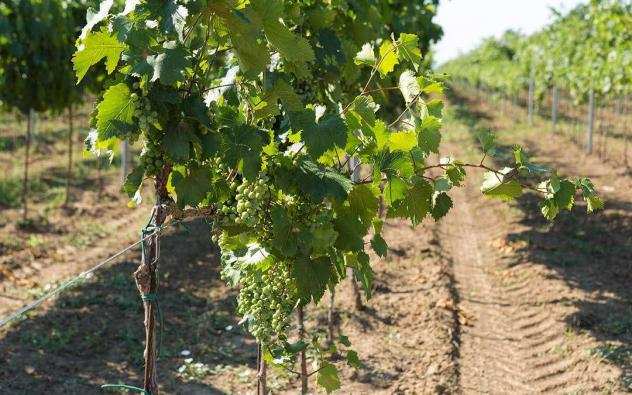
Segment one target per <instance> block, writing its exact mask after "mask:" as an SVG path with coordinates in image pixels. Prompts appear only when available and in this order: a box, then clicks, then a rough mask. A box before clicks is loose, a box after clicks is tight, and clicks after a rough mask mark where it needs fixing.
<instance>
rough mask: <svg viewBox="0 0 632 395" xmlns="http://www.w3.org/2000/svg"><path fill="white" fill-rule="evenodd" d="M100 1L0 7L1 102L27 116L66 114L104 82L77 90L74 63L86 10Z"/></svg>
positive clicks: (14, 0) (42, 0)
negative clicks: (86, 92) (33, 113)
mask: <svg viewBox="0 0 632 395" xmlns="http://www.w3.org/2000/svg"><path fill="white" fill-rule="evenodd" d="M94 2H95V1H80V0H64V1H62V0H7V1H3V2H2V3H0V102H2V103H3V105H5V106H8V107H10V108H16V109H18V110H19V111H21V112H22V113H24V114H26V113H28V112H29V110H30V109H33V110H35V111H49V110H51V111H56V112H59V111H62V110H64V109H65V108H66V107H68V105H69V104H70V103H74V102H78V101H80V100H81V99H82V92H83V89H84V88H86V87H91V88H97V87H98V86H99V84H98V83H97V80H98V78H95V77H93V78H90V79H89V80H88V81H86V82H84V83H83V84H82V85H81V86H76V85H75V73H74V72H73V70H72V64H71V63H70V62H69V59H70V58H71V57H72V54H73V51H74V42H75V39H76V37H77V32H78V31H79V30H80V29H81V26H82V25H83V23H84V22H85V15H86V6H87V5H91V4H92V3H94Z"/></svg>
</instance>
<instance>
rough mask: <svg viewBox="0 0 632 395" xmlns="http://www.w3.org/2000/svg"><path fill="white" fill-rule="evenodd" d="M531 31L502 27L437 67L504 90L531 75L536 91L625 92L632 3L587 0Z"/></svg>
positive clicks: (631, 76) (631, 65) (631, 64)
mask: <svg viewBox="0 0 632 395" xmlns="http://www.w3.org/2000/svg"><path fill="white" fill-rule="evenodd" d="M556 17H557V18H556V20H555V21H554V22H553V23H551V24H550V25H548V26H547V27H545V28H544V29H542V30H541V31H539V32H536V33H535V34H532V35H530V36H521V35H519V34H517V33H515V32H512V31H508V32H507V33H505V35H503V36H502V37H501V38H500V39H494V38H490V39H488V40H486V41H485V42H484V43H483V44H482V45H481V46H479V47H478V48H476V49H474V50H473V51H471V52H470V53H468V54H466V55H464V56H461V57H459V58H457V59H455V60H453V61H450V62H448V63H447V64H446V65H443V66H442V70H443V71H445V72H447V73H448V74H450V75H452V76H454V77H457V78H459V79H465V80H467V81H468V82H469V83H470V84H473V85H484V86H488V87H491V88H493V89H496V90H499V91H501V92H505V93H515V92H517V91H519V90H521V89H523V88H526V86H527V84H528V81H529V79H530V78H531V77H533V78H534V80H535V82H536V84H535V89H536V95H538V96H540V97H541V96H542V94H543V93H544V92H545V91H547V90H548V89H550V88H551V87H552V86H557V87H558V88H561V89H564V90H566V91H568V92H570V94H571V95H572V96H573V97H575V99H577V100H585V99H586V97H587V95H588V92H589V91H590V90H591V89H592V90H594V91H595V92H596V93H597V94H598V95H599V94H600V95H604V96H607V95H621V94H629V93H630V89H631V88H630V87H631V86H632V58H631V57H630V56H629V55H628V54H629V53H630V52H631V51H632V31H631V30H630V28H629V27H630V25H632V4H630V3H629V2H625V1H617V0H592V1H590V2H589V3H588V4H581V5H579V6H577V7H576V8H575V9H573V10H571V11H570V12H569V13H568V14H566V15H562V14H560V13H559V12H558V13H557V15H556Z"/></svg>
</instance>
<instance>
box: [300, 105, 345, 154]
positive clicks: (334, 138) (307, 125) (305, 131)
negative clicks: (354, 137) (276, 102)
mask: <svg viewBox="0 0 632 395" xmlns="http://www.w3.org/2000/svg"><path fill="white" fill-rule="evenodd" d="M290 123H291V124H292V128H293V129H294V130H295V131H299V130H302V133H301V136H302V137H303V140H304V141H305V146H306V147H307V152H309V154H310V155H311V156H312V157H313V158H316V159H317V158H319V157H320V156H321V155H322V154H324V153H325V152H326V151H327V150H329V149H331V148H334V147H336V146H338V147H344V146H345V144H346V143H347V128H346V125H345V123H344V122H343V121H342V119H341V118H340V117H339V116H338V115H337V114H328V115H325V116H323V117H322V118H321V119H320V120H319V122H318V123H316V122H315V114H314V111H313V110H311V109H308V110H305V111H302V112H300V113H290Z"/></svg>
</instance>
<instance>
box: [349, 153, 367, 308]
mask: <svg viewBox="0 0 632 395" xmlns="http://www.w3.org/2000/svg"><path fill="white" fill-rule="evenodd" d="M349 170H350V171H351V181H352V182H354V183H355V182H358V181H360V161H359V160H358V158H355V157H352V158H351V159H349ZM348 273H349V281H350V282H351V286H352V290H353V296H354V298H353V299H354V302H355V307H356V310H362V309H363V308H364V306H363V305H362V297H361V296H360V288H359V287H358V282H357V281H356V279H355V277H354V275H353V269H351V268H349V271H348Z"/></svg>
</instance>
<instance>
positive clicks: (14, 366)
mask: <svg viewBox="0 0 632 395" xmlns="http://www.w3.org/2000/svg"><path fill="white" fill-rule="evenodd" d="M449 112H450V114H451V116H450V117H448V119H447V121H446V125H445V127H444V135H445V137H446V140H447V145H448V147H447V148H449V149H450V150H451V151H453V152H455V154H457V156H459V157H462V158H464V159H468V160H469V159H471V158H476V157H478V156H477V153H476V152H474V151H472V150H470V151H467V150H463V149H462V148H461V147H463V146H466V145H468V146H471V145H472V142H473V138H472V132H473V131H475V130H476V129H478V128H480V127H490V128H492V129H494V130H497V131H499V136H500V143H501V153H502V152H504V150H505V148H506V147H509V145H508V144H507V146H506V147H505V146H503V144H504V142H505V141H507V142H520V143H523V144H524V145H525V146H527V148H528V149H529V151H530V152H531V153H533V155H534V156H535V159H538V158H545V159H547V160H548V161H549V163H548V164H550V165H553V166H555V167H557V168H559V169H560V172H561V173H562V174H567V175H588V176H590V177H591V178H592V179H593V181H594V182H595V184H596V185H597V187H598V188H599V189H600V190H601V191H603V194H604V197H605V200H606V210H604V211H603V212H601V213H598V214H595V215H592V216H590V217H587V216H586V215H585V214H584V213H583V212H581V211H582V210H583V209H585V208H584V207H583V206H582V205H580V207H578V208H577V210H574V211H573V212H571V213H563V214H562V215H561V216H560V218H558V220H557V221H556V222H555V223H553V224H551V223H548V222H546V221H545V220H543V219H541V216H540V214H539V208H538V206H537V200H536V199H535V197H534V196H531V195H529V194H525V196H523V197H522V198H520V199H519V200H518V201H517V202H515V203H512V204H505V203H500V202H495V201H490V200H487V199H485V198H484V197H482V196H481V195H480V192H479V191H478V188H477V186H476V183H475V182H474V181H476V178H477V177H478V176H477V175H476V174H474V173H475V172H474V171H472V173H473V174H471V175H472V178H473V179H474V180H472V181H473V182H471V183H470V184H469V185H468V186H466V187H463V188H459V189H458V190H455V191H453V192H452V197H453V199H454V202H455V208H454V210H453V211H452V212H451V213H450V214H449V215H448V216H447V217H446V218H444V219H443V220H442V221H441V222H439V223H438V224H433V223H431V222H425V223H424V224H423V225H422V226H419V227H418V228H416V229H411V228H410V227H409V226H408V225H406V224H405V223H401V222H393V221H389V222H387V224H386V225H385V238H386V239H387V241H388V242H389V247H390V249H389V253H388V257H387V258H386V259H379V258H378V257H376V256H372V257H371V259H372V262H373V265H374V269H375V285H374V289H373V297H372V298H371V299H370V300H368V301H366V300H363V308H361V309H358V308H357V307H356V306H355V304H354V293H353V292H352V287H351V284H350V283H349V281H348V280H346V281H345V284H342V286H341V287H340V288H339V291H338V293H337V294H336V295H335V299H334V300H335V303H334V306H335V308H334V324H335V325H334V331H335V334H336V336H339V335H345V336H347V337H348V338H349V340H350V341H351V343H352V346H353V348H354V349H355V350H356V351H357V352H358V354H359V356H360V360H361V362H362V367H361V368H359V369H355V368H351V367H348V366H346V364H345V363H344V362H343V361H338V362H336V363H337V365H338V366H339V367H340V368H341V381H342V388H341V389H340V390H339V391H338V393H344V394H374V393H384V394H425V393H465V394H470V393H471V394H478V393H489V394H522V393H524V394H530V393H560V394H571V393H572V394H592V393H624V392H630V391H632V287H631V286H630V284H632V277H631V276H632V270H631V269H632V266H631V265H632V260H631V257H632V238H631V235H632V230H631V229H632V226H631V225H632V211H631V210H632V201H631V200H632V197H631V196H630V194H629V190H630V187H632V181H631V180H632V179H631V177H630V175H629V173H626V170H625V169H617V168H613V167H612V165H610V164H606V163H602V162H601V161H600V160H599V158H597V157H586V156H585V155H584V154H583V153H582V152H581V150H580V148H578V147H576V146H575V145H573V144H572V143H571V142H569V141H568V140H566V139H565V138H564V137H561V136H557V135H553V134H551V133H550V132H549V131H548V129H547V126H546V125H545V124H543V123H536V126H535V127H527V126H525V125H523V124H521V123H519V122H516V119H515V118H508V117H504V116H502V115H498V114H497V113H496V112H495V111H494V108H493V107H491V106H489V105H487V104H485V103H481V102H478V101H475V100H473V99H470V98H468V97H456V98H454V97H453V98H452V99H451V102H450V105H449ZM470 157H471V158H470ZM472 160H475V159H472ZM495 160H496V161H497V163H496V164H497V165H501V164H502V163H503V160H504V159H503V155H500V156H499V157H497V158H496V159H495ZM141 214H142V213H140V214H138V215H139V218H140V217H141ZM120 221H121V227H120V229H128V228H131V225H129V224H130V223H131V222H126V220H125V219H123V218H121V219H120ZM132 222H134V221H132ZM121 234H122V233H121ZM208 239H209V237H208V228H207V226H206V225H205V224H204V223H203V222H191V223H189V224H187V225H186V227H184V228H180V229H176V228H172V229H170V230H169V231H168V232H167V233H166V235H165V236H164V238H163V242H162V261H161V289H160V303H161V307H162V310H163V314H164V329H163V331H162V333H163V342H162V346H161V358H160V362H159V372H160V374H159V382H160V383H161V390H162V391H163V392H164V393H174V394H221V393H231V394H232V393H236V394H242V393H243V394H246V393H254V392H255V389H256V385H255V363H256V348H255V344H254V343H253V340H252V338H250V337H249V336H248V335H247V334H245V333H244V331H243V330H242V329H241V328H240V327H239V326H238V325H237V323H238V321H239V317H236V316H235V315H234V309H235V291H234V290H230V289H228V288H226V286H225V285H224V284H223V282H222V281H221V280H220V279H219V275H218V264H217V251H216V250H215V249H214V248H213V247H212V246H211V245H210V243H209V241H208ZM108 240H109V241H108V243H110V244H108V245H110V246H111V247H112V249H115V248H114V247H115V246H116V245H117V240H116V238H108ZM123 240H124V238H121V240H118V244H121V243H122V242H123ZM121 246H122V245H121ZM80 252H81V249H79V250H78V251H77V253H80ZM137 253H138V251H136V252H135V253H134V254H131V255H128V256H127V257H124V258H121V259H120V260H119V261H118V262H116V263H114V264H112V265H111V266H108V267H106V268H104V269H103V270H102V271H100V272H98V273H97V274H96V275H95V276H94V277H93V278H92V279H90V280H89V281H87V282H86V283H85V284H82V285H80V286H78V287H77V288H75V289H73V290H72V291H70V292H68V293H66V294H63V295H62V296H61V297H59V298H58V299H56V300H55V301H53V302H51V303H48V304H46V305H44V306H43V307H42V308H41V309H39V310H38V311H37V312H35V313H33V314H31V315H30V317H29V319H27V320H23V321H21V322H18V323H15V324H12V325H11V326H9V327H8V328H5V329H4V330H3V331H2V332H1V333H0V354H1V355H2V356H3V358H1V359H0V393H2V394H5V393H6V394H22V393H27V392H28V393H43V392H46V393H50V394H75V393H76V394H91V393H100V392H101V390H100V389H99V388H98V387H99V385H101V384H104V383H126V384H132V385H139V382H140V380H141V376H142V355H141V354H142V309H141V304H140V301H139V299H138V295H137V291H136V290H135V287H134V284H133V281H132V280H131V277H130V275H131V273H132V272H133V270H134V269H135V267H136V265H137V264H138V260H137V259H136V258H134V257H135V256H137ZM71 256H72V257H73V259H75V258H74V255H71ZM91 258H95V259H96V257H91ZM89 260H90V259H86V261H89ZM66 270H67V271H66V272H64V273H68V274H69V273H71V272H72V270H71V269H66ZM18 273H19V272H18ZM35 273H37V271H35ZM42 273H45V272H42ZM328 303H329V295H327V294H326V295H325V296H324V298H323V300H322V301H321V303H320V304H319V305H318V306H315V307H310V308H309V309H308V310H307V311H306V317H307V327H308V329H309V330H314V329H316V328H319V329H320V330H323V329H325V328H326V326H327V313H328V309H327V305H328ZM18 305H19V304H18ZM4 307H6V306H3V310H5V308H4ZM6 310H8V309H6ZM308 369H309V370H311V369H312V367H311V366H309V368H308ZM315 378H316V375H313V376H311V377H310V388H311V389H312V390H313V392H320V391H319V390H317V389H316V385H315ZM269 386H270V388H271V391H272V392H273V393H297V392H298V390H297V389H298V388H299V383H298V381H297V380H296V378H295V377H294V376H293V375H292V374H291V373H287V372H280V371H274V370H273V371H271V372H270V375H269Z"/></svg>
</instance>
